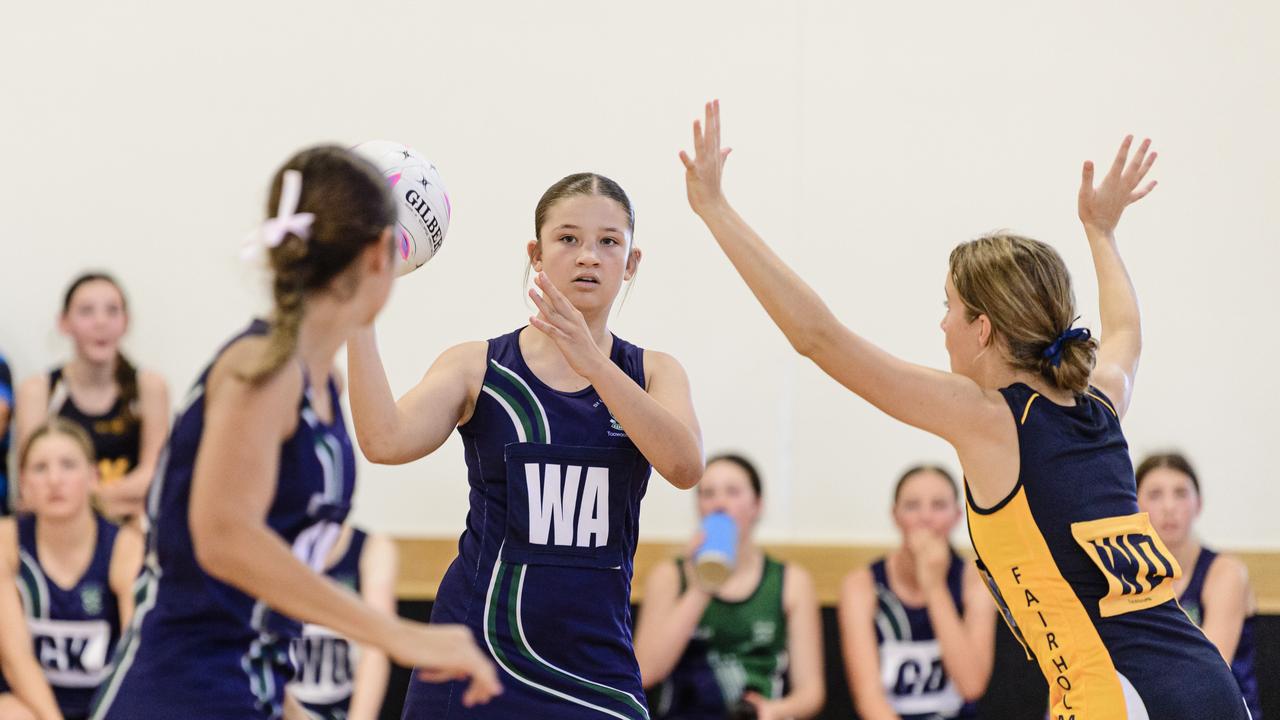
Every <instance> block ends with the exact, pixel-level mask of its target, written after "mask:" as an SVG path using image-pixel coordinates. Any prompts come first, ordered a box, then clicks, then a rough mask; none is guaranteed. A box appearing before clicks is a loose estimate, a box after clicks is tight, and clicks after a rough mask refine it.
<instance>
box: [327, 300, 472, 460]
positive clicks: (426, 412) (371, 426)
mask: <svg viewBox="0 0 1280 720" xmlns="http://www.w3.org/2000/svg"><path fill="white" fill-rule="evenodd" d="M486 348H487V346H486V345H485V343H483V342H469V343H463V344H461V345H455V346H454V347H452V348H449V349H448V350H446V351H444V352H443V353H442V354H441V355H440V357H439V358H437V359H436V361H435V362H434V363H432V365H431V368H430V369H428V370H427V373H426V375H424V376H423V378H422V380H421V381H419V382H418V384H417V385H415V386H414V387H413V389H412V390H410V391H409V392H407V393H405V394H404V396H403V397H401V398H400V399H399V400H398V401H397V400H396V399H395V396H394V395H392V394H391V384H390V383H389V382H388V381H387V372H386V370H384V369H383V367H382V357H381V355H379V354H378V341H377V338H376V336H375V335H374V331H373V326H372V325H370V326H368V327H365V328H361V329H360V330H358V331H357V332H356V333H355V334H354V335H352V336H351V338H350V339H348V340H347V375H348V382H349V383H350V397H351V420H352V423H353V424H354V425H355V430H356V441H357V442H359V443H360V450H361V451H363V452H364V455H365V457H367V458H369V460H371V461H373V462H376V463H382V464H384V465H399V464H402V463H407V462H412V461H414V460H417V459H418V458H420V457H423V456H425V455H429V454H430V453H432V452H434V451H435V450H436V449H437V448H439V447H440V446H441V445H443V444H444V442H445V440H448V439H449V435H450V434H451V433H453V429H454V428H455V427H457V426H458V425H459V424H461V423H463V422H466V420H467V419H468V418H470V417H471V411H472V410H473V409H474V405H475V398H476V395H478V394H479V392H480V384H481V383H482V382H483V381H484V380H483V379H484V362H485V360H484V358H485V351H486Z"/></svg>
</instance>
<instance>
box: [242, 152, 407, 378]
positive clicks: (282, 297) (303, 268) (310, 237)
mask: <svg viewBox="0 0 1280 720" xmlns="http://www.w3.org/2000/svg"><path fill="white" fill-rule="evenodd" d="M286 170H296V171H298V172H299V173H301V174H302V195H301V197H300V198H299V200H298V208H297V212H298V213H312V214H313V215H314V216H315V219H314V220H313V221H312V223H311V228H310V232H308V233H307V237H306V238H303V237H299V236H298V235H296V234H294V233H288V234H286V235H285V236H284V239H283V240H282V241H281V242H280V244H279V245H278V246H276V247H274V248H272V249H271V251H270V255H269V258H270V265H271V270H272V275H273V279H272V296H273V297H274V299H275V312H274V314H273V318H272V320H273V322H272V323H271V332H270V335H269V336H268V344H267V349H266V352H265V353H264V354H263V357H262V360H261V361H260V362H259V363H258V366H257V367H256V368H254V369H253V370H252V371H251V372H249V373H248V374H246V375H245V379H246V380H248V381H249V382H251V383H258V382H261V381H263V380H264V379H266V378H267V377H269V376H271V375H272V374H273V373H275V372H276V371H277V370H279V369H280V368H281V367H282V366H283V365H284V364H285V361H287V360H288V359H289V357H290V356H291V355H293V352H294V350H295V349H296V348H297V344H298V329H299V327H300V326H301V325H302V318H303V315H304V314H305V311H306V307H305V301H306V297H307V295H308V294H310V293H312V292H315V291H317V290H320V289H321V288H324V287H325V286H326V285H328V284H329V283H330V282H331V281H332V280H333V279H334V278H336V277H338V276H339V275H341V274H342V273H343V271H345V270H346V269H347V268H348V266H350V265H351V263H352V261H354V260H355V258H356V257H357V256H358V255H359V254H360V252H361V251H363V250H364V248H365V247H367V246H368V245H370V244H371V243H374V242H376V241H377V240H378V238H380V237H381V236H382V232H383V231H384V230H385V229H386V228H388V227H390V226H392V225H394V224H395V221H396V205H395V200H394V198H393V197H392V195H391V192H390V189H389V187H388V185H387V181H386V179H384V178H383V177H382V174H381V173H380V172H378V170H377V168H375V167H374V166H373V165H372V164H370V163H369V162H368V161H366V160H364V159H363V158H360V157H358V156H357V155H355V154H354V153H352V152H351V151H349V150H346V149H344V148H341V147H338V146H336V145H319V146H316V147H311V148H307V149H305V150H302V151H301V152H299V153H298V154H296V155H294V156H293V157H292V158H290V159H289V161H288V162H286V163H285V164H284V166H283V167H281V168H280V169H279V170H277V171H276V174H275V177H274V179H273V180H272V181H271V191H270V192H269V193H268V194H267V217H274V216H275V215H276V211H277V208H278V206H279V204H280V193H281V188H282V186H283V182H284V181H283V178H284V173H285V171H286ZM387 252H388V253H390V252H391V248H390V246H388V250H387Z"/></svg>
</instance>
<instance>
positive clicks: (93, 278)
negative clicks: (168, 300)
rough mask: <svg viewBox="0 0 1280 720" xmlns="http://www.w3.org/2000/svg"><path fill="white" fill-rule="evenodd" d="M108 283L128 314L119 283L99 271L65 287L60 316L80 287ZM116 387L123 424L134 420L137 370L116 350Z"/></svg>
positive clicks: (81, 276) (127, 306)
mask: <svg viewBox="0 0 1280 720" xmlns="http://www.w3.org/2000/svg"><path fill="white" fill-rule="evenodd" d="M98 281H101V282H105V283H110V285H111V287H113V288H115V289H116V292H117V293H119V294H120V308H121V309H122V310H123V311H124V313H125V315H126V316H128V314H129V300H128V298H126V297H125V295H124V288H122V287H120V283H119V282H118V281H117V280H116V279H115V278H114V277H112V276H111V275H109V274H107V273H105V272H101V271H90V272H86V273H82V274H81V275H80V276H78V277H77V278H76V279H75V280H72V281H71V284H70V285H69V286H67V292H66V293H65V294H64V295H63V296H62V315H63V316H64V317H65V316H66V314H67V313H69V312H71V300H72V299H73V298H74V297H75V294H76V291H77V290H79V289H80V288H81V287H82V286H84V285H87V284H88V283H91V282H98ZM115 381H116V386H117V387H118V388H119V389H120V400H121V401H122V402H121V407H122V408H123V411H122V416H123V419H124V420H125V422H130V421H132V420H134V412H133V406H134V405H135V404H136V403H137V401H138V369H137V368H136V367H134V365H133V363H131V362H129V358H127V357H125V354H124V353H123V352H121V351H120V349H119V348H116V371H115Z"/></svg>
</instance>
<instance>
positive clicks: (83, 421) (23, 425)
mask: <svg viewBox="0 0 1280 720" xmlns="http://www.w3.org/2000/svg"><path fill="white" fill-rule="evenodd" d="M128 329H129V307H128V304H127V303H126V302H125V297H124V290H123V289H122V288H121V286H120V283H119V282H117V281H116V279H115V278H113V277H112V276H110V275H108V274H106V273H102V272H89V273H84V274H83V275H80V276H79V277H77V278H76V279H75V280H73V281H72V282H71V285H70V286H68V287H67V291H66V293H64V295H63V298H62V314H61V315H59V317H58V330H59V331H60V332H61V333H62V334H63V335H66V336H67V337H68V338H70V339H71V343H72V347H73V352H72V357H71V360H69V361H68V362H66V363H65V364H63V365H60V366H58V367H56V368H54V369H53V370H52V371H50V372H49V374H48V375H37V376H33V377H30V378H27V379H26V380H25V381H23V383H22V385H21V386H19V388H18V397H17V414H16V416H15V418H14V420H15V423H14V425H15V428H16V430H17V445H18V447H21V446H22V443H23V441H24V440H25V439H26V437H27V435H29V434H30V433H31V431H32V430H33V429H34V428H35V427H36V426H37V425H39V424H41V423H42V422H44V420H45V419H46V418H48V417H50V416H52V417H62V418H66V419H67V420H70V421H71V422H74V423H76V424H78V425H80V426H81V427H83V428H84V430H85V432H87V433H88V434H89V437H90V438H91V439H92V440H93V452H94V456H95V457H97V458H98V469H99V475H100V477H101V482H100V483H99V484H98V487H97V489H96V490H95V492H94V494H95V496H96V498H97V501H98V506H99V509H100V510H101V511H102V513H103V514H104V515H106V516H107V517H108V518H112V519H114V520H117V521H120V520H126V519H132V518H138V517H141V516H142V514H143V512H144V503H145V500H146V496H147V488H148V487H150V484H151V478H152V476H153V475H154V474H155V470H156V462H157V460H158V459H159V457H160V450H161V448H162V447H164V441H165V437H166V436H167V435H168V431H169V391H168V387H167V386H166V385H165V382H164V378H162V377H160V375H159V374H158V373H155V372H152V371H149V370H140V369H138V368H137V367H135V366H134V364H133V363H132V362H130V360H129V358H128V357H127V356H126V355H125V354H124V352H123V351H122V350H121V349H120V343H121V341H122V340H123V338H124V334H125V332H126V331H127V330H128Z"/></svg>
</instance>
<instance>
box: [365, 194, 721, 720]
mask: <svg viewBox="0 0 1280 720" xmlns="http://www.w3.org/2000/svg"><path fill="white" fill-rule="evenodd" d="M634 229H635V217H634V213H633V211H632V207H631V201H630V199H628V197H627V195H626V193H625V192H623V190H622V188H621V187H619V186H618V184H617V183H615V182H613V181H612V180H610V179H608V178H606V177H603V176H601V175H596V174H593V173H579V174H576V175H570V176H568V177H565V178H563V179H561V180H560V181H558V182H556V183H555V184H554V185H552V186H551V187H550V188H549V189H548V190H547V191H546V192H545V193H543V195H542V199H541V200H539V201H538V205H537V207H536V209H535V211H534V238H535V239H533V240H530V241H529V242H528V245H527V247H526V252H527V254H528V259H529V261H530V264H531V266H532V269H533V270H534V271H535V272H536V273H537V277H536V285H537V289H536V290H530V291H529V296H530V298H531V299H532V300H533V302H534V304H535V305H536V307H537V310H538V314H537V316H536V317H532V318H530V320H529V323H530V324H529V325H528V326H526V327H523V328H520V329H518V330H515V331H514V332H511V333H508V334H506V335H503V336H501V337H497V338H494V339H492V340H489V341H487V342H484V341H480V342H468V343H463V344H461V345H458V346H455V347H453V348H450V349H449V350H446V351H445V352H444V353H443V354H442V355H441V356H440V357H439V358H438V359H437V360H436V361H435V363H434V364H433V365H432V366H431V368H430V369H429V370H427V373H426V375H425V376H424V377H423V378H422V380H421V381H420V382H419V383H418V384H417V386H415V387H414V388H413V389H411V390H410V391H409V392H408V393H406V394H405V395H404V396H403V397H402V398H400V400H399V401H396V399H395V398H394V396H393V395H392V393H391V387H390V385H389V384H388V382H387V377H386V373H385V371H384V370H383V368H382V361H381V359H380V357H379V356H378V350H377V345H376V341H375V338H374V334H373V331H372V329H371V328H370V329H367V330H363V331H361V332H360V333H358V334H357V335H356V336H355V337H353V338H352V340H351V342H350V343H348V345H347V352H348V363H347V365H348V372H349V374H350V381H351V409H352V417H353V419H354V421H355V428H356V437H357V438H358V440H359V442H360V447H361V449H362V450H363V451H364V453H365V455H366V456H368V457H369V459H370V460H373V461H374V462H381V463H406V462H411V461H413V460H416V459H418V458H420V457H423V456H425V455H427V454H429V453H431V452H433V451H434V450H436V449H437V448H439V447H440V446H441V445H442V444H443V443H444V441H445V440H446V439H447V438H448V437H449V435H450V434H451V433H452V432H453V430H454V428H457V430H458V433H459V434H460V435H461V436H462V442H463V447H464V449H465V451H466V463H467V471H468V479H469V482H470V485H471V496H470V511H469V512H468V513H467V519H466V530H465V531H464V532H463V534H462V537H461V539H460V540H459V542H458V557H457V558H456V559H455V560H454V561H453V564H452V565H450V566H449V570H448V571H447V572H446V573H445V576H444V579H443V580H442V581H441V583H440V588H439V591H438V592H437V595H436V601H435V605H434V607H433V608H432V621H433V622H458V623H465V624H466V625H467V626H469V627H470V628H471V630H472V632H473V633H474V634H475V638H476V640H477V641H478V642H480V643H481V644H482V645H483V647H485V648H487V649H488V651H489V653H490V654H491V656H492V657H493V658H494V660H495V661H496V662H497V663H498V665H499V667H500V668H501V669H502V673H503V678H504V685H505V692H504V693H503V695H502V697H500V698H498V699H497V700H495V701H494V702H492V703H490V704H489V705H486V706H484V707H480V708H471V709H469V710H468V709H467V708H465V707H462V706H461V705H460V704H459V703H458V689H457V688H454V687H451V686H441V685H429V684H425V683H421V682H417V681H415V682H414V683H412V684H411V685H410V687H409V693H408V697H407V698H406V702H405V710H404V717H406V718H433V720H434V719H441V718H443V719H453V718H511V717H520V718H548V719H554V720H566V719H568V720H572V719H573V718H599V717H602V716H607V717H616V718H623V719H625V720H632V719H635V718H645V717H647V716H648V712H647V710H646V708H645V697H644V691H643V688H642V687H641V683H640V671H639V668H638V666H637V664H636V659H635V654H634V652H633V650H632V644H631V630H630V626H631V608H630V600H631V573H632V558H633V556H634V554H635V547H636V539H637V533H638V523H639V512H640V501H641V499H642V498H643V497H644V493H645V489H646V487H647V484H648V479H649V473H650V469H651V468H652V469H654V470H657V471H658V472H659V473H661V474H662V476H663V477H664V478H666V480H667V481H668V482H670V483H671V484H672V485H675V486H676V487H679V488H689V487H692V486H693V485H694V484H695V483H697V481H698V478H699V477H701V475H702V446H701V434H700V431H699V429H698V422H697V419H696V417H695V416H694V412H693V404H692V401H691V399H690V395H689V382H688V378H687V377H686V376H685V373H684V370H683V368H681V367H680V364H679V363H678V362H676V360H675V359H674V358H672V357H671V356H670V355H667V354H665V353H661V352H657V351H655V350H646V349H643V348H640V347H637V346H636V345H632V344H631V343H629V342H627V341H625V340H622V339H621V338H619V337H617V336H616V335H614V334H613V333H612V332H611V331H610V330H609V325H608V320H609V311H610V309H611V308H612V307H613V304H614V301H615V300H616V299H617V296H618V291H619V289H620V288H621V287H622V285H623V283H624V281H626V280H629V279H630V278H631V277H632V276H633V275H634V274H635V272H636V269H637V268H638V267H639V264H640V250H639V249H638V248H636V247H635V243H634V239H633V236H632V233H633V231H634Z"/></svg>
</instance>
